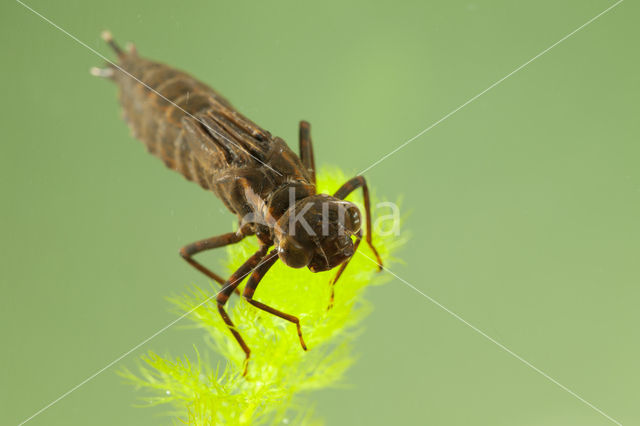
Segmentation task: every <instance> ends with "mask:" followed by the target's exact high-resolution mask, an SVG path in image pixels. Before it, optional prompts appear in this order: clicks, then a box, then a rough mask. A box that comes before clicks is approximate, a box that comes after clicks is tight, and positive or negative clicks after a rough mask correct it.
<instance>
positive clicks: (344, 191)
mask: <svg viewBox="0 0 640 426" xmlns="http://www.w3.org/2000/svg"><path fill="white" fill-rule="evenodd" d="M358 188H362V195H363V197H364V212H365V215H366V216H367V235H366V236H365V239H366V240H367V244H368V245H369V247H371V250H373V253H374V254H375V255H376V259H377V261H378V269H379V270H382V259H380V255H379V254H378V250H376V248H375V247H374V246H373V243H372V242H371V205H370V204H371V203H370V201H369V187H368V186H367V181H366V180H365V179H364V176H356V177H354V178H353V179H350V180H348V181H347V182H346V183H345V184H344V185H342V186H341V187H340V189H338V190H337V191H336V193H335V194H333V196H334V197H336V198H340V199H341V200H344V199H345V197H346V196H347V195H349V194H351V193H352V192H353V191H355V190H356V189H358Z"/></svg>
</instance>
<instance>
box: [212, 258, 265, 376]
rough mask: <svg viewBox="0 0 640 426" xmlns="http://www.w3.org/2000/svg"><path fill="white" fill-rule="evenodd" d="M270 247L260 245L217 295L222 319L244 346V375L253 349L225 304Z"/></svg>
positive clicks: (241, 345) (242, 346)
mask: <svg viewBox="0 0 640 426" xmlns="http://www.w3.org/2000/svg"><path fill="white" fill-rule="evenodd" d="M268 249H269V247H268V246H262V247H260V249H259V250H258V251H257V252H255V253H254V254H253V255H252V256H251V257H250V258H249V259H247V261H246V262H244V263H243V264H242V266H240V267H239V268H238V270H236V271H235V272H234V273H233V274H232V275H231V277H229V281H228V282H227V284H226V285H225V286H224V287H223V288H222V290H221V291H220V293H218V295H217V296H216V301H217V302H218V312H219V313H220V316H221V317H222V320H223V321H224V322H225V324H227V327H229V331H231V334H232V335H233V337H234V338H235V339H236V341H237V342H238V344H239V345H240V347H241V348H242V351H243V352H244V355H245V359H244V369H243V372H242V375H243V376H246V375H247V367H248V366H249V356H250V355H251V349H249V346H247V344H246V343H245V341H244V339H243V338H242V336H241V335H240V333H239V332H238V330H236V326H235V325H234V324H233V321H231V318H229V314H227V311H225V309H224V305H225V304H226V303H227V300H229V296H231V293H233V292H234V290H236V288H237V287H238V285H239V284H240V282H241V281H242V279H243V278H244V277H245V275H247V274H248V273H249V272H251V270H252V269H253V268H255V267H256V265H258V266H261V264H260V261H262V259H263V258H264V257H265V254H266V253H267V250H268ZM274 257H275V258H276V259H277V257H278V256H277V255H276V256H274ZM265 263H267V262H265Z"/></svg>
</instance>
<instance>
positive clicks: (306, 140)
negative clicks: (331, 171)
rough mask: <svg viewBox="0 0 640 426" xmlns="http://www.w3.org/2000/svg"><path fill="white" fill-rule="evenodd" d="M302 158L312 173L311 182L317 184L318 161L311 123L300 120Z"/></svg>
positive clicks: (303, 163)
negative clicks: (312, 140)
mask: <svg viewBox="0 0 640 426" xmlns="http://www.w3.org/2000/svg"><path fill="white" fill-rule="evenodd" d="M300 159H301V160H302V165H303V166H304V167H305V168H306V169H307V170H308V171H309V173H310V174H311V183H313V184H314V185H315V184H316V162H315V159H314V158H313V144H312V143H311V124H309V123H308V122H307V121H301V122H300Z"/></svg>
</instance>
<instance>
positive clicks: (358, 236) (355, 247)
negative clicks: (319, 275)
mask: <svg viewBox="0 0 640 426" xmlns="http://www.w3.org/2000/svg"><path fill="white" fill-rule="evenodd" d="M360 241H362V230H359V231H358V233H357V234H356V242H355V243H354V244H353V254H355V253H356V251H358V247H359V246H360ZM351 259H353V256H351V257H350V258H348V259H347V260H345V261H344V262H342V265H340V269H338V272H337V273H336V276H335V277H333V279H332V280H331V284H330V286H331V296H329V306H327V310H329V309H331V308H333V298H334V290H335V287H336V283H337V282H338V279H339V278H340V275H342V272H343V271H344V270H345V268H346V267H347V265H348V264H349V262H351Z"/></svg>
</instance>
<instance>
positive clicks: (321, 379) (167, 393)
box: [121, 169, 401, 425]
mask: <svg viewBox="0 0 640 426" xmlns="http://www.w3.org/2000/svg"><path fill="white" fill-rule="evenodd" d="M345 181H346V177H345V176H344V174H343V173H342V172H341V171H339V170H337V169H331V170H324V171H323V172H322V173H320V174H319V176H318V190H319V191H320V192H325V193H333V192H334V191H335V190H336V189H337V188H338V187H339V186H340V185H341V184H342V183H344V182H345ZM348 199H349V200H351V201H354V202H356V203H357V204H358V205H359V206H360V209H361V211H362V212H363V215H364V209H363V208H362V204H361V202H362V197H361V191H359V190H358V191H356V192H355V193H354V194H352V195H351V196H350V197H349V198H348ZM375 203H376V201H375V200H372V207H373V209H374V212H375ZM384 214H388V212H386V211H385V212H384ZM374 216H375V214H374ZM374 223H375V217H374ZM373 238H374V239H373V241H374V244H375V246H376V248H377V249H378V251H379V252H380V255H381V256H382V258H383V260H384V262H385V264H387V265H388V264H389V262H390V261H391V257H390V255H391V252H392V251H393V249H395V248H396V247H397V246H398V245H399V244H400V243H401V242H400V240H399V239H398V237H397V236H393V235H391V236H386V237H380V236H379V235H376V233H375V232H374V237H373ZM256 249H257V243H256V241H255V238H246V239H245V240H244V241H243V242H242V243H240V244H236V245H234V246H230V247H229V248H228V250H227V258H228V261H227V262H226V267H227V270H228V272H229V274H230V273H231V272H232V271H234V270H235V269H236V268H237V267H238V266H240V265H241V264H242V262H243V261H244V260H245V259H247V257H249V256H250V255H251V254H252V253H253V252H255V250H256ZM358 251H359V252H360V254H358V253H356V254H355V255H354V258H353V259H352V261H351V263H350V264H349V266H348V267H347V269H346V270H345V272H344V273H343V275H342V277H341V278H340V280H339V281H338V283H337V285H336V289H335V304H334V306H333V308H332V309H331V310H327V306H328V303H329V296H330V294H329V292H330V287H329V282H330V280H331V279H332V278H333V276H334V275H335V273H336V270H337V268H336V269H334V270H331V271H327V272H321V273H315V274H314V273H311V272H310V271H309V270H307V269H306V268H303V269H292V268H289V267H287V266H285V265H284V264H283V263H282V262H276V264H275V265H274V266H273V267H272V268H271V270H270V271H269V273H267V274H266V276H265V278H264V279H263V280H262V282H261V283H260V285H259V287H258V289H257V291H256V293H255V296H254V297H255V299H256V300H259V301H261V302H263V303H266V304H267V305H270V306H273V307H274V308H276V309H279V310H282V311H284V312H287V313H290V314H292V315H296V316H298V317H299V318H300V322H301V325H302V333H303V336H304V339H305V341H306V343H307V346H308V348H309V351H307V352H305V351H303V350H302V348H301V347H300V343H299V341H298V336H297V334H296V328H295V325H293V324H291V323H289V322H287V321H284V320H283V319H281V318H278V317H276V316H273V315H270V314H268V313H266V312H264V311H261V310H258V309H257V308H255V307H253V306H251V305H250V304H249V303H247V302H246V301H244V300H242V299H241V298H239V297H237V296H235V295H234V296H232V297H231V299H230V300H229V303H227V308H228V309H227V311H228V313H229V315H230V317H231V319H232V320H233V321H234V323H235V324H236V327H237V329H238V330H239V331H240V333H241V334H242V336H243V337H244V339H245V341H246V342H247V344H248V345H249V347H250V348H251V351H252V352H251V359H250V362H249V370H248V375H247V377H246V378H245V377H242V376H241V372H242V367H243V361H244V353H243V352H242V350H241V349H240V347H239V346H238V344H237V342H236V341H235V339H234V338H233V336H232V335H231V333H230V332H229V330H228V329H227V327H226V325H225V324H224V323H223V321H222V319H221V318H220V315H219V313H218V310H217V307H216V301H215V297H213V298H212V297H211V296H212V295H215V294H216V293H217V292H218V291H219V290H220V287H219V286H218V285H217V284H215V283H214V284H215V285H214V284H212V285H211V286H210V287H207V288H200V287H193V288H192V289H191V290H190V291H189V292H188V293H186V294H183V295H181V296H178V297H174V298H171V299H170V300H171V301H172V302H173V303H174V304H175V305H176V306H177V307H178V308H179V309H180V310H181V311H183V312H187V311H190V310H192V309H193V308H194V307H195V306H197V305H199V304H201V303H202V302H203V301H204V300H206V299H208V298H210V300H209V301H208V302H207V303H205V304H204V305H202V306H200V307H199V308H197V309H196V310H195V311H194V312H192V313H191V314H190V315H189V316H188V317H187V318H188V319H190V320H191V321H193V323H194V324H195V326H196V327H199V328H202V329H203V331H204V332H205V334H206V335H205V344H206V345H207V346H208V348H207V350H209V349H213V350H214V351H216V352H218V353H220V354H221V355H222V356H223V357H224V358H225V359H226V360H228V362H226V367H223V368H221V367H215V366H212V365H210V363H209V362H207V361H206V357H205V356H201V355H200V352H199V351H198V350H196V356H195V359H191V360H189V359H188V358H187V356H186V355H183V356H182V357H181V358H179V359H173V358H170V357H161V356H159V355H157V354H155V353H153V352H149V353H148V354H147V355H146V356H144V357H143V365H142V366H141V367H140V371H139V373H138V374H134V373H132V372H130V371H128V370H125V371H123V372H121V374H122V375H123V376H124V377H126V378H127V379H128V380H130V381H132V382H133V383H134V384H135V385H136V386H138V387H141V388H146V389H148V390H151V391H152V394H153V395H154V396H152V397H149V398H146V401H147V402H148V403H149V404H151V405H157V404H167V403H168V404H171V406H172V407H173V408H174V411H173V412H172V414H175V416H176V418H177V419H178V421H180V423H182V422H186V423H188V424H195V425H211V424H225V425H245V424H265V423H266V424H276V423H280V422H283V423H291V424H307V425H310V424H318V423H321V422H319V421H317V420H313V419H312V418H311V416H312V413H311V409H310V408H309V406H310V403H309V402H308V401H307V400H306V399H304V396H303V394H304V393H305V392H307V391H311V390H314V389H321V388H326V387H329V386H332V385H336V384H338V383H339V382H340V380H341V379H342V377H343V375H344V372H345V371H346V370H347V368H348V367H349V366H350V365H351V364H352V363H353V362H354V355H353V354H352V351H351V343H352V342H353V339H354V338H355V335H356V334H357V331H358V326H359V325H360V324H361V322H362V320H363V318H364V317H365V316H366V314H367V313H368V312H369V310H370V309H369V306H368V305H367V304H366V303H365V301H364V300H363V294H362V293H363V290H364V288H365V287H366V286H368V285H370V284H372V283H379V282H381V281H382V279H383V278H385V273H384V272H381V273H380V274H377V273H376V272H377V266H376V264H375V263H374V261H373V260H372V259H373V258H374V256H373V254H372V252H371V250H370V249H369V247H368V246H367V244H366V242H364V241H363V242H362V244H361V245H360V248H359V250H358ZM363 255H366V256H368V257H369V258H367V257H366V256H363ZM242 286H243V284H241V286H240V289H242Z"/></svg>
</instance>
